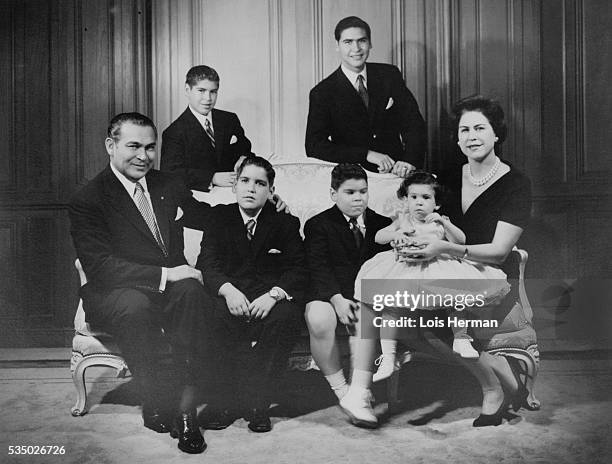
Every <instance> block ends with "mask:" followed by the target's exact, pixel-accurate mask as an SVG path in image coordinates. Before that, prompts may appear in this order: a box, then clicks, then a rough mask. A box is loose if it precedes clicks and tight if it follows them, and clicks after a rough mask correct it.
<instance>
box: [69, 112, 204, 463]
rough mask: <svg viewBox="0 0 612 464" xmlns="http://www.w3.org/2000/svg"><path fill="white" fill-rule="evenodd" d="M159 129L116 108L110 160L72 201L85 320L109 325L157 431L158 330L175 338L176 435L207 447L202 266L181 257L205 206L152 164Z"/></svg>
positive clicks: (161, 393)
mask: <svg viewBox="0 0 612 464" xmlns="http://www.w3.org/2000/svg"><path fill="white" fill-rule="evenodd" d="M156 140H157V131H156V129H155V126H154V124H153V122H152V121H151V120H150V119H149V118H147V117H146V116H143V115H141V114H138V113H123V114H119V115H117V116H115V117H114V118H113V119H112V120H111V122H110V125H109V127H108V136H107V138H106V141H105V145H106V151H107V153H108V155H109V158H110V163H109V166H107V167H106V168H105V169H104V170H103V171H102V172H100V173H99V174H98V175H97V176H96V177H95V178H94V179H93V180H91V181H90V182H89V183H88V184H87V185H86V186H85V187H83V188H82V189H81V190H80V191H78V192H77V193H76V194H75V195H74V197H73V198H72V199H71V201H70V204H69V214H70V222H71V234H72V238H73V241H74V245H75V248H76V251H77V256H78V258H79V259H80V261H81V264H82V265H83V269H84V271H85V274H86V275H87V279H88V282H87V284H86V285H84V286H83V287H82V288H81V296H82V299H83V307H84V309H85V314H86V318H87V321H88V322H90V323H91V324H92V325H93V326H95V327H97V328H99V329H101V330H104V331H105V332H108V333H110V334H111V335H112V336H113V337H114V338H115V339H116V340H117V342H118V344H119V347H120V348H121V351H122V353H123V356H124V357H125V360H126V361H127V364H128V366H129V368H130V370H131V371H132V373H133V374H134V377H135V378H137V379H139V380H140V382H141V384H142V392H143V400H144V403H143V410H142V414H143V419H144V424H145V426H146V427H148V428H150V429H153V430H155V431H157V432H168V431H170V428H171V419H170V417H169V414H171V411H169V410H167V409H166V408H165V407H164V404H165V403H167V399H166V398H165V393H166V391H165V389H164V387H163V385H162V384H160V380H162V378H158V377H161V376H159V373H160V372H161V371H162V370H163V369H164V367H163V366H161V365H160V363H159V359H158V355H157V354H156V353H157V352H158V351H159V350H158V348H159V335H160V333H161V328H162V327H163V328H164V329H165V330H166V334H167V335H168V336H169V340H170V342H171V345H172V348H173V354H174V362H175V366H174V369H173V370H174V371H176V376H177V379H176V380H177V381H178V383H179V385H180V386H181V387H182V391H181V398H180V404H179V405H178V415H177V417H175V424H174V429H173V436H177V435H178V439H179V443H178V447H179V448H180V449H181V450H182V451H185V452H187V453H201V452H202V451H204V449H205V447H206V443H205V442H204V438H203V436H202V434H201V432H200V431H199V428H198V424H197V418H196V415H195V392H196V387H195V380H196V378H198V376H199V373H195V372H194V369H195V368H196V367H197V366H199V365H200V363H199V362H198V360H197V359H196V355H197V353H199V352H200V350H199V349H198V347H197V343H198V340H199V339H200V337H201V335H200V333H199V331H200V330H204V329H205V327H204V326H203V322H202V321H203V320H202V310H201V304H202V302H203V301H204V300H205V298H206V293H205V290H204V287H203V284H202V273H201V272H200V271H198V270H196V269H195V268H193V267H190V266H188V265H187V263H186V261H185V257H184V255H183V220H182V219H181V216H182V215H184V216H185V219H189V218H191V219H192V220H191V221H190V222H189V223H188V224H187V223H185V225H189V227H195V228H202V224H201V220H202V219H203V218H204V217H205V216H206V215H207V214H208V212H209V211H210V208H209V207H208V205H206V204H203V203H198V202H197V201H195V199H193V197H192V196H191V192H190V191H189V190H187V188H186V187H185V185H184V184H183V182H182V181H181V179H180V178H178V177H177V176H173V175H170V174H167V173H162V172H159V171H155V170H153V169H151V168H152V167H153V163H154V161H155V146H156Z"/></svg>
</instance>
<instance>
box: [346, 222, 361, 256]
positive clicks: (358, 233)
mask: <svg viewBox="0 0 612 464" xmlns="http://www.w3.org/2000/svg"><path fill="white" fill-rule="evenodd" d="M349 225H350V227H351V232H352V233H353V238H354V239H355V245H356V246H357V249H359V248H361V242H363V235H361V230H359V224H357V218H351V219H349Z"/></svg>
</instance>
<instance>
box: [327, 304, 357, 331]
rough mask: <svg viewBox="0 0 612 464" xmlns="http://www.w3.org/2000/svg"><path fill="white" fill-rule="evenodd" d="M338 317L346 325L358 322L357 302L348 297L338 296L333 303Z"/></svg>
mask: <svg viewBox="0 0 612 464" xmlns="http://www.w3.org/2000/svg"><path fill="white" fill-rule="evenodd" d="M332 305H333V307H334V311H336V314H337V315H338V319H339V320H340V322H341V323H342V324H344V325H353V324H355V322H357V316H356V314H355V312H356V311H357V303H355V302H354V301H352V300H348V299H346V298H338V299H336V300H334V301H333V303H332Z"/></svg>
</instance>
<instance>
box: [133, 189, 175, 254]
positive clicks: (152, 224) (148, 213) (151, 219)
mask: <svg viewBox="0 0 612 464" xmlns="http://www.w3.org/2000/svg"><path fill="white" fill-rule="evenodd" d="M134 198H135V199H136V205H137V206H138V210H139V211H140V214H141V215H142V218H143V219H144V220H145V222H146V223H147V226H149V230H150V231H151V233H152V234H153V237H154V238H155V241H156V242H157V244H158V245H159V247H160V248H161V250H162V251H163V252H164V256H168V250H167V249H166V245H165V244H164V241H163V239H162V236H161V233H160V231H159V227H158V226H157V222H156V221H155V215H154V214H153V209H152V208H151V205H149V202H148V201H147V197H146V196H145V193H144V188H143V187H142V185H141V184H140V182H136V185H135V190H134Z"/></svg>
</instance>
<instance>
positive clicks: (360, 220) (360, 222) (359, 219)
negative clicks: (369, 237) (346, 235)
mask: <svg viewBox="0 0 612 464" xmlns="http://www.w3.org/2000/svg"><path fill="white" fill-rule="evenodd" d="M342 215H343V216H344V219H346V222H349V221H350V220H351V217H350V216H347V215H346V214H344V213H342ZM357 225H358V226H359V228H360V229H361V230H365V220H364V219H363V213H362V214H360V215H359V216H357Z"/></svg>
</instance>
